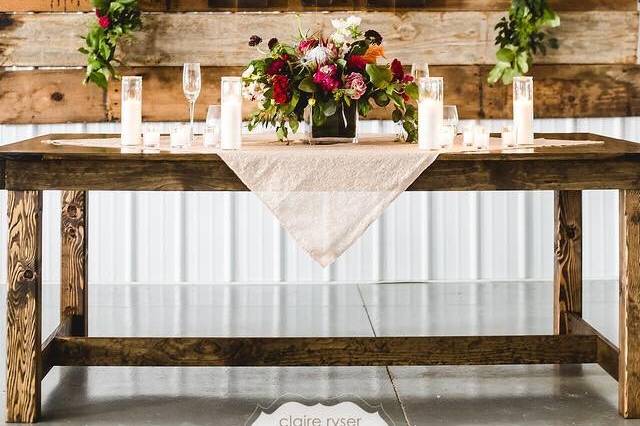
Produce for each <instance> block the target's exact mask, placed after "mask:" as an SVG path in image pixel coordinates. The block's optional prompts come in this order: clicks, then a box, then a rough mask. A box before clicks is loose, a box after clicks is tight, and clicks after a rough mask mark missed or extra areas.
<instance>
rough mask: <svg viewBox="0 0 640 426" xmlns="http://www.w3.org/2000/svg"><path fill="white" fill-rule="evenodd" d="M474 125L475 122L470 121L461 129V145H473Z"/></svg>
mask: <svg viewBox="0 0 640 426" xmlns="http://www.w3.org/2000/svg"><path fill="white" fill-rule="evenodd" d="M475 127H476V126H475V124H473V123H471V124H468V125H467V126H465V127H464V128H463V129H462V145H464V146H468V147H473V146H474V145H475V143H474V138H475V131H476V129H475Z"/></svg>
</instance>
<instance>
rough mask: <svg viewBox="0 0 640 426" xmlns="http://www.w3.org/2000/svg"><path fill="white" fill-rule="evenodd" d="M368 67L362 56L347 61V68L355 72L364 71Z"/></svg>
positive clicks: (350, 57) (352, 56)
mask: <svg viewBox="0 0 640 426" xmlns="http://www.w3.org/2000/svg"><path fill="white" fill-rule="evenodd" d="M366 66H367V61H365V60H364V58H363V57H362V56H361V55H351V56H349V59H347V67H348V68H350V69H354V70H361V71H362V70H364V69H365V67H366Z"/></svg>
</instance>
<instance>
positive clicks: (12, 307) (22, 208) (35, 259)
mask: <svg viewBox="0 0 640 426" xmlns="http://www.w3.org/2000/svg"><path fill="white" fill-rule="evenodd" d="M7 208H8V216H9V222H8V223H9V234H8V251H7V257H8V262H7V265H8V268H7V281H8V283H7V421H9V422H35V421H36V420H37V419H38V416H39V415H40V379H41V376H42V372H41V368H42V366H41V348H40V345H41V313H42V307H41V293H42V273H41V271H42V259H41V253H42V192H41V191H9V194H8V201H7Z"/></svg>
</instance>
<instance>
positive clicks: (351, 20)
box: [347, 16, 362, 27]
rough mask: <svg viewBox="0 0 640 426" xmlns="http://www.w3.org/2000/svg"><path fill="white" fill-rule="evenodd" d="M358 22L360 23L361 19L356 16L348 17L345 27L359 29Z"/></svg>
mask: <svg viewBox="0 0 640 426" xmlns="http://www.w3.org/2000/svg"><path fill="white" fill-rule="evenodd" d="M360 22H362V18H360V17H358V16H349V17H348V18H347V27H359V26H360Z"/></svg>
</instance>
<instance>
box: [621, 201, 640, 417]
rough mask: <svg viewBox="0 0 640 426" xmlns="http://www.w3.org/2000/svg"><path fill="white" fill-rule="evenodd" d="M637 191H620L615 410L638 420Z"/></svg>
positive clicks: (639, 214) (639, 259)
mask: <svg viewBox="0 0 640 426" xmlns="http://www.w3.org/2000/svg"><path fill="white" fill-rule="evenodd" d="M639 255H640V191H635V190H634V191H630V190H629V191H623V190H621V191H620V324H619V336H620V358H619V363H618V368H619V377H618V409H619V411H620V414H621V415H623V416H624V417H627V418H639V417H640V257H639Z"/></svg>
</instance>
